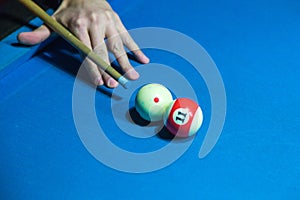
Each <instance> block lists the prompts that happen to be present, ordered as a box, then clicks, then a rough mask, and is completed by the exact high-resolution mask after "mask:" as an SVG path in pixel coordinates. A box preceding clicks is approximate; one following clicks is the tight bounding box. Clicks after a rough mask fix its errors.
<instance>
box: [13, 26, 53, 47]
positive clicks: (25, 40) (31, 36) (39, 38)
mask: <svg viewBox="0 0 300 200" xmlns="http://www.w3.org/2000/svg"><path fill="white" fill-rule="evenodd" d="M50 34H51V31H50V30H49V28H48V27H47V26H45V25H42V26H40V27H39V28H37V29H35V30H34V31H31V32H21V33H19V35H18V40H19V42H20V43H22V44H26V45H35V44H38V43H41V42H43V41H44V40H46V39H47V38H48V37H49V36H50Z"/></svg>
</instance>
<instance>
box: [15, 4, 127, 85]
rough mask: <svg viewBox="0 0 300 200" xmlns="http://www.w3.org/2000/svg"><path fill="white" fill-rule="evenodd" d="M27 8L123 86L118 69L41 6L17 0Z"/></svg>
mask: <svg viewBox="0 0 300 200" xmlns="http://www.w3.org/2000/svg"><path fill="white" fill-rule="evenodd" d="M19 2H21V3H22V4H23V5H24V6H25V7H26V8H27V9H29V10H30V11H31V12H33V13H34V14H35V15H36V16H38V17H39V18H41V19H42V20H43V21H44V22H45V24H46V25H48V26H49V27H50V28H51V29H52V30H53V31H54V32H56V33H57V34H58V35H60V36H61V37H63V38H64V39H65V40H66V41H68V42H69V43H70V44H71V45H72V46H74V47H75V48H77V49H78V50H79V51H80V52H82V53H83V54H84V55H85V56H87V57H88V58H90V59H91V60H92V61H93V62H94V63H95V64H97V65H98V66H100V67H101V68H102V69H103V70H104V71H105V72H107V73H108V74H109V75H110V76H112V77H113V78H114V79H115V80H116V81H118V82H119V83H120V84H121V85H122V86H123V87H124V88H127V87H126V83H127V82H128V80H127V79H126V78H125V77H124V76H122V75H121V74H120V73H119V72H118V71H116V70H115V69H114V68H113V67H112V66H110V65H109V64H108V63H106V62H105V61H104V60H103V59H102V58H101V57H100V56H99V55H98V54H96V53H95V52H93V51H92V50H91V49H90V48H89V47H87V46H86V45H85V44H84V43H83V42H81V41H80V40H79V39H78V38H77V37H76V36H74V35H73V34H72V33H71V32H70V31H69V30H67V29H66V28H65V27H64V26H62V25H61V24H60V23H58V22H57V21H56V20H55V19H53V18H52V17H51V16H50V15H48V14H47V13H46V12H45V11H44V10H43V9H42V8H41V7H39V6H38V5H37V4H36V3H34V2H33V1H31V0H19Z"/></svg>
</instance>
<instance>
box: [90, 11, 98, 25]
mask: <svg viewBox="0 0 300 200" xmlns="http://www.w3.org/2000/svg"><path fill="white" fill-rule="evenodd" d="M98 16H99V15H98V14H97V13H94V12H92V13H90V14H89V16H88V19H89V21H90V22H91V23H97V22H98V21H99V20H98V19H99V17H98Z"/></svg>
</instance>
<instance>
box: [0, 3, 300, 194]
mask: <svg viewBox="0 0 300 200" xmlns="http://www.w3.org/2000/svg"><path fill="white" fill-rule="evenodd" d="M112 5H113V7H114V8H115V9H116V10H117V11H118V12H119V13H120V15H121V18H122V19H123V22H124V24H126V26H127V28H129V29H131V28H137V27H144V26H158V27H165V28H170V29H174V30H177V31H180V32H182V33H184V34H187V35H189V36H190V37H192V38H193V39H195V40H196V41H197V42H199V43H200V44H201V45H202V46H203V47H204V48H205V49H206V50H207V52H208V53H209V54H210V55H211V57H212V58H213V59H214V61H215V63H216V64H217V66H218V69H219V71H220V73H221V75H222V78H223V81H224V84H225V88H226V95H227V116H226V121H225V126H224V129H223V132H222V135H221V137H220V139H219V141H218V143H217V145H216V146H215V148H214V149H213V151H212V152H211V153H210V154H209V155H208V156H207V157H205V158H204V159H199V158H198V152H199V148H200V146H201V143H202V141H203V138H204V134H205V131H206V130H207V127H208V123H209V121H208V120H207V119H209V118H205V121H204V124H203V127H202V129H201V130H200V132H199V134H198V135H197V137H196V138H195V140H194V142H193V144H192V145H191V147H190V148H189V149H188V150H187V152H186V153H185V154H184V155H183V156H182V157H180V159H178V160H177V161H176V162H174V163H173V164H172V165H170V166H168V167H166V168H164V169H162V170H159V171H155V172H151V173H146V174H130V173H123V172H119V171H116V170H114V169H111V168H109V167H107V166H104V165H103V164H102V163H100V162H99V161H97V160H96V159H95V158H94V157H93V156H92V155H91V154H90V153H89V152H88V151H87V150H86V149H85V147H84V146H83V144H82V142H81V141H80V139H79V137H78V134H77V131H76V128H75V125H74V121H73V116H72V89H73V84H74V79H75V77H74V75H73V74H72V73H73V72H74V71H76V70H74V68H77V67H79V65H80V64H81V63H80V58H79V55H78V54H77V52H76V51H75V50H74V49H73V48H72V47H70V46H69V45H68V44H67V43H66V42H64V41H63V40H61V39H58V40H55V41H54V42H53V43H51V44H50V45H49V46H48V47H47V48H46V49H45V50H44V51H42V52H40V53H38V54H36V55H34V57H33V58H31V59H29V60H28V61H26V62H24V61H23V62H22V64H21V65H20V64H18V66H12V67H13V68H14V70H12V71H11V72H10V73H9V74H6V75H5V76H2V77H1V76H0V77H1V79H0V128H1V130H0V137H1V140H0V157H1V161H0V177H1V179H0V183H1V184H0V185H1V188H0V198H1V199H62V198H65V199H154V198H156V199H171V198H173V199H299V198H300V167H299V166H300V156H299V155H300V145H299V144H300V134H299V131H300V127H299V126H300V123H299V122H300V117H299V111H300V105H299V102H300V91H299V90H300V89H299V77H300V76H299V75H300V71H299V70H300V69H299V65H300V61H299V53H300V52H299V47H300V40H299V35H300V28H299V26H298V24H299V22H300V15H299V12H298V11H299V9H300V4H299V2H298V1H293V0H291V1H283V0H277V1H267V0H265V1H242V2H240V1H234V0H230V1H216V0H213V1H189V2H183V1H177V0H175V1H151V2H143V1H130V2H125V1H112ZM174 42H176V41H174ZM10 48H11V47H8V49H9V50H8V51H10ZM145 52H146V53H147V55H148V56H149V57H150V58H151V62H153V63H162V64H165V65H168V66H172V67H174V68H175V69H177V70H179V71H181V68H180V66H183V65H184V66H187V67H186V69H185V70H184V73H187V76H190V77H189V79H190V81H191V83H192V85H193V86H194V87H195V88H196V90H197V91H201V93H198V94H197V96H198V98H199V99H200V102H201V104H202V106H203V111H204V114H205V115H204V116H209V114H210V99H209V95H208V92H207V89H206V87H205V85H204V83H202V82H201V84H198V81H199V79H198V78H197V76H193V75H194V71H193V70H192V68H190V67H188V66H189V64H188V63H187V62H186V61H185V60H183V59H182V58H179V57H178V56H176V55H173V54H172V53H169V52H163V51H160V50H155V49H146V50H145ZM12 53H13V52H12ZM133 65H135V66H139V64H137V63H135V62H133ZM111 92H112V91H111V90H107V89H100V91H99V92H97V93H96V96H95V100H96V106H95V109H96V110H97V116H98V118H99V119H103V118H105V119H108V120H105V121H102V124H103V127H105V129H106V130H107V132H108V133H109V134H108V137H109V138H110V139H111V140H112V141H114V142H115V143H116V144H118V145H120V146H121V147H122V148H125V149H128V150H136V151H147V150H153V149H156V148H158V147H160V146H162V145H165V144H167V143H168V141H166V140H162V139H160V138H158V137H153V138H149V139H145V140H141V139H136V138H131V137H129V136H127V135H124V134H122V131H120V130H119V129H118V128H117V127H116V126H114V122H113V118H112V115H111V107H110V104H111V97H110V96H109V95H107V94H110V93H111Z"/></svg>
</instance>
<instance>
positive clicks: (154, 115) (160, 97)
mask: <svg viewBox="0 0 300 200" xmlns="http://www.w3.org/2000/svg"><path fill="white" fill-rule="evenodd" d="M172 101H173V97H172V94H171V92H170V90H169V89H168V88H166V87H165V86H163V85H161V84H157V83H150V84H146V85H144V86H143V87H142V88H140V89H139V90H138V92H137V95H136V98H135V109H136V111H137V112H138V114H139V115H140V116H141V117H142V118H143V119H145V120H147V121H160V120H163V116H164V113H165V111H166V108H167V107H168V106H169V105H170V104H171V103H172Z"/></svg>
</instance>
